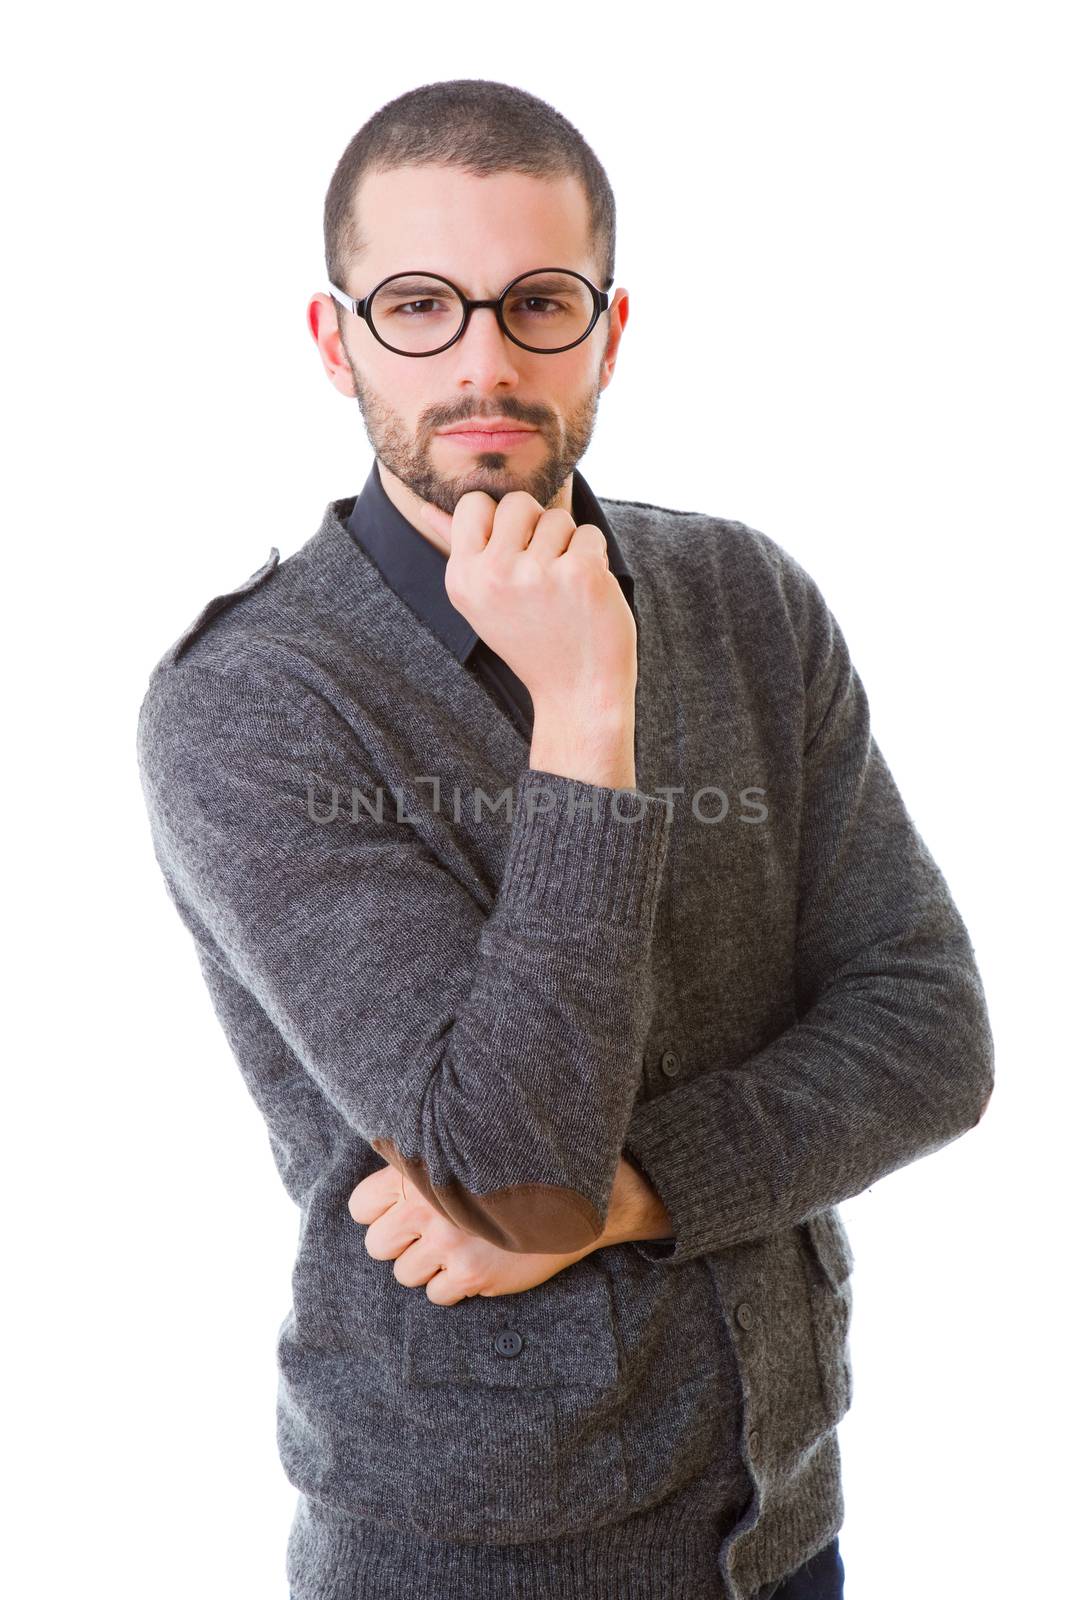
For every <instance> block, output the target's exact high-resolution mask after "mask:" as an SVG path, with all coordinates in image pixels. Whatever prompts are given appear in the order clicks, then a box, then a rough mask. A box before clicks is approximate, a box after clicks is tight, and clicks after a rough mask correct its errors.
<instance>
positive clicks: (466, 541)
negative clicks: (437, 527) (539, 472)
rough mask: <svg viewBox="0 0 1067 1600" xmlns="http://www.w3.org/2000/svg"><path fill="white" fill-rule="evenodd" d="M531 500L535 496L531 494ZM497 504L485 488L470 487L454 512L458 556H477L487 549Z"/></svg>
mask: <svg viewBox="0 0 1067 1600" xmlns="http://www.w3.org/2000/svg"><path fill="white" fill-rule="evenodd" d="M530 498H531V500H532V499H533V496H532V495H531V496H530ZM496 510H497V505H496V501H495V500H494V499H493V497H492V495H491V494H486V492H485V490H484V489H468V490H467V493H466V494H462V495H460V497H459V499H458V500H457V501H456V509H455V511H453V513H452V532H451V545H452V554H453V555H456V556H461V557H462V556H476V555H478V554H479V553H480V552H481V551H482V550H484V549H485V547H486V545H487V544H488V543H489V537H490V535H491V533H492V531H493V518H494V517H495V516H496Z"/></svg>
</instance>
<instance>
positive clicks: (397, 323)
mask: <svg viewBox="0 0 1067 1600" xmlns="http://www.w3.org/2000/svg"><path fill="white" fill-rule="evenodd" d="M370 315H371V317H372V318H373V320H374V328H375V332H376V333H377V334H378V336H379V338H381V339H384V341H385V343H386V344H388V345H390V346H391V347H392V348H393V349H394V350H401V351H403V352H404V353H405V354H414V355H420V354H425V353H427V352H428V351H430V350H439V349H440V348H441V346H442V345H444V344H447V343H448V341H449V339H451V338H452V336H453V334H455V333H458V332H459V325H460V323H461V322H462V321H463V307H462V305H461V304H460V300H459V296H458V295H457V294H456V291H455V290H454V289H450V288H449V286H448V284H447V283H445V281H444V279H443V278H429V277H427V276H426V275H425V274H424V273H419V274H416V275H412V276H411V277H407V278H391V279H390V281H389V282H388V283H386V284H383V285H382V287H381V288H380V289H379V290H378V291H377V293H376V294H375V295H374V297H373V299H372V300H371V304H370Z"/></svg>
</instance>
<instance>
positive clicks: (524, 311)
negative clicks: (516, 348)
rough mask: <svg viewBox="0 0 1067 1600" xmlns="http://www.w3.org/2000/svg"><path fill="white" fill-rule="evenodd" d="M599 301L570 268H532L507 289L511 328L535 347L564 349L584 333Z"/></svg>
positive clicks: (506, 307) (507, 315)
mask: <svg viewBox="0 0 1067 1600" xmlns="http://www.w3.org/2000/svg"><path fill="white" fill-rule="evenodd" d="M595 310H596V302H595V301H594V299H593V294H592V290H591V289H590V288H589V286H588V284H585V283H583V282H582V280H581V278H577V277H575V276H574V274H573V273H571V272H530V273H527V275H526V277H525V278H520V279H519V280H518V281H517V282H516V283H513V284H512V286H511V288H510V289H509V290H508V294H507V299H506V300H505V301H504V321H505V323H506V324H507V327H508V331H509V332H510V333H512V334H513V335H514V336H515V338H516V339H518V340H519V341H520V342H521V343H522V344H525V345H529V346H530V348H531V349H533V350H562V349H563V348H564V346H565V345H569V344H573V343H574V342H575V340H576V339H580V338H581V337H582V335H583V334H584V333H585V331H586V329H587V328H588V327H589V324H590V323H591V322H592V320H593V313H594V311H595Z"/></svg>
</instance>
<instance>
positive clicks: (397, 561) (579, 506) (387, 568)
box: [346, 457, 634, 662]
mask: <svg viewBox="0 0 1067 1600" xmlns="http://www.w3.org/2000/svg"><path fill="white" fill-rule="evenodd" d="M571 498H572V502H573V513H572V514H573V516H574V520H575V523H576V524H579V525H580V524H581V523H583V522H592V523H594V524H595V525H596V526H597V527H598V528H599V529H600V530H601V532H602V533H603V535H604V538H605V539H606V540H607V546H608V564H609V566H610V567H611V570H612V572H613V573H614V574H615V576H616V577H617V579H618V580H619V586H620V588H621V589H622V591H623V593H624V594H625V596H626V599H627V601H628V602H629V604H630V608H631V610H632V609H633V603H634V600H633V596H634V580H633V575H632V574H631V572H630V570H629V568H628V567H627V565H626V562H625V560H624V558H623V553H622V551H621V549H620V548H619V544H618V540H617V539H616V538H615V535H614V533H613V532H612V528H611V523H610V522H609V521H608V519H607V516H606V515H605V513H604V508H603V506H602V505H601V504H600V501H599V500H598V499H597V497H596V495H595V494H594V493H593V491H592V489H590V487H589V485H588V483H587V482H586V480H585V479H584V478H583V477H582V475H581V473H580V472H579V471H578V469H577V467H575V469H574V472H573V480H572V484H571ZM346 526H347V528H348V532H349V534H350V535H351V537H352V538H353V539H354V540H355V541H356V543H357V544H359V545H360V546H361V548H362V549H363V550H364V551H365V552H366V553H367V555H368V556H370V558H371V560H372V561H373V562H374V564H375V566H376V567H377V568H378V570H379V572H380V573H381V574H382V577H383V578H384V579H385V581H386V583H387V584H388V585H389V587H390V588H391V589H393V590H395V592H396V593H397V594H398V595H399V596H400V598H401V599H402V600H403V601H404V602H405V604H406V605H408V606H409V607H410V608H411V610H412V611H414V612H415V614H416V615H417V616H418V617H420V618H421V619H422V621H423V622H424V623H425V624H426V625H427V627H429V628H430V629H432V631H433V632H434V633H435V634H436V635H437V637H438V638H439V639H440V640H441V641H442V642H443V643H444V644H446V645H447V646H448V648H449V649H450V650H451V651H452V653H453V655H455V656H457V657H458V658H459V660H460V661H462V662H466V661H467V659H468V657H469V656H470V654H471V651H472V650H473V649H474V647H475V645H476V644H477V643H478V642H479V636H478V634H477V633H476V632H475V630H474V629H473V628H472V627H471V625H470V623H469V622H468V621H467V619H466V617H465V616H464V615H463V613H462V612H461V611H457V610H456V608H455V606H454V605H453V604H452V602H451V600H450V599H449V598H448V593H447V591H446V589H445V566H446V565H447V562H448V557H447V556H446V555H445V554H444V553H443V551H441V550H438V548H437V546H436V545H433V544H431V543H430V541H429V539H427V538H426V537H425V536H424V535H423V534H421V533H420V532H419V530H418V529H417V528H416V527H413V526H412V524H411V523H410V522H409V521H408V519H407V517H405V516H404V514H403V512H402V511H399V510H397V508H396V506H395V505H394V504H393V502H392V501H391V500H390V498H389V496H388V495H387V494H386V492H385V489H384V487H383V485H382V480H381V475H380V474H379V471H378V458H377V457H375V459H374V465H373V466H372V467H371V469H370V472H369V473H368V475H367V481H366V483H365V484H364V485H363V488H362V489H361V491H360V493H359V495H358V496H357V498H356V503H355V505H354V506H353V507H352V510H351V512H350V514H349V516H348V520H347V523H346Z"/></svg>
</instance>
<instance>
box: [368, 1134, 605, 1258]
mask: <svg viewBox="0 0 1067 1600" xmlns="http://www.w3.org/2000/svg"><path fill="white" fill-rule="evenodd" d="M371 1148H372V1149H374V1150H376V1151H377V1152H378V1154H379V1155H380V1156H382V1157H384V1159H385V1160H386V1161H388V1163H389V1165H390V1166H391V1167H395V1168H396V1170H397V1171H398V1172H402V1173H403V1175H404V1177H405V1178H410V1180H411V1182H412V1183H413V1184H414V1185H415V1188H416V1189H417V1190H418V1191H419V1193H420V1194H421V1195H422V1197H423V1199H424V1200H425V1201H427V1202H428V1204H430V1205H431V1206H433V1208H434V1210H435V1211H439V1212H440V1213H441V1215H442V1216H443V1217H447V1219H448V1221H449V1222H453V1223H455V1225H456V1227H458V1228H463V1229H464V1231H465V1232H467V1233H473V1234H476V1235H477V1236H478V1237H479V1238H481V1239H486V1240H488V1242H489V1243H490V1244H495V1245H496V1246H497V1248H498V1249H500V1250H518V1251H522V1252H524V1253H529V1254H556V1253H557V1252H558V1253H560V1254H562V1253H564V1252H566V1251H570V1250H582V1249H584V1247H585V1246H586V1245H587V1244H592V1242H593V1240H594V1239H597V1238H599V1236H600V1234H601V1233H602V1232H603V1224H602V1223H601V1221H600V1218H599V1217H598V1216H597V1212H596V1207H595V1206H594V1205H593V1204H592V1203H591V1202H590V1201H589V1200H587V1199H586V1198H585V1196H584V1195H581V1194H578V1193H577V1191H576V1190H574V1189H564V1188H561V1187H560V1186H559V1185H558V1184H553V1183H513V1184H509V1185H508V1187H507V1188H505V1189H494V1190H493V1191H492V1193H490V1194H481V1195H476V1194H471V1193H470V1191H469V1190H467V1189H464V1188H463V1186H462V1184H458V1183H449V1184H445V1185H444V1187H443V1188H440V1189H435V1188H434V1186H433V1184H431V1182H430V1179H429V1177H428V1175H427V1172H426V1167H425V1164H424V1162H423V1160H422V1157H421V1156H412V1157H408V1156H402V1155H401V1154H400V1152H399V1150H398V1149H397V1148H396V1145H395V1144H394V1143H393V1141H392V1140H391V1139H372V1140H371Z"/></svg>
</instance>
